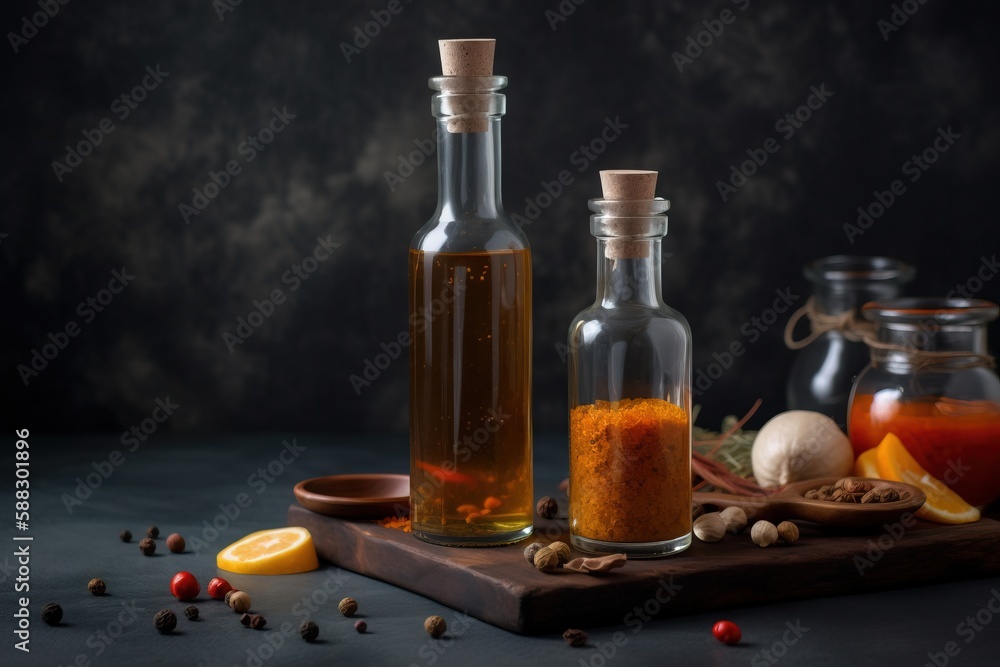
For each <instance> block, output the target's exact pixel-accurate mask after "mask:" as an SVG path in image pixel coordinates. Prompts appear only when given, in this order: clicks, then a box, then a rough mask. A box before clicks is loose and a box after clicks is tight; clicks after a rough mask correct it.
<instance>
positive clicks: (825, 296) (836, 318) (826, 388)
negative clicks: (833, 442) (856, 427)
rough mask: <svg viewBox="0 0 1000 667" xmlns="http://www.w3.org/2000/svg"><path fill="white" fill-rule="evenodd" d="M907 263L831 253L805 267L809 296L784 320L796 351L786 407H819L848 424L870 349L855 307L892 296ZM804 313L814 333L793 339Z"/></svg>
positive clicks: (906, 276)
mask: <svg viewBox="0 0 1000 667" xmlns="http://www.w3.org/2000/svg"><path fill="white" fill-rule="evenodd" d="M915 273H916V271H915V270H914V269H913V267H912V266H910V265H909V264H905V263H903V262H901V261H899V260H896V259H892V258H890V257H856V256H850V255H834V256H832V257H823V258H821V259H817V260H815V261H813V262H810V263H809V264H806V265H805V267H804V268H803V274H804V275H805V277H806V278H807V279H808V280H809V282H811V283H812V284H813V296H812V298H811V299H810V300H809V303H807V304H806V307H805V308H803V309H801V310H800V311H799V312H798V313H796V314H795V315H794V316H792V318H790V319H789V320H788V327H787V328H786V331H785V341H786V343H787V344H788V347H790V348H791V349H794V350H799V352H798V354H796V357H795V361H794V363H793V364H792V370H791V373H790V374H789V377H788V386H787V403H788V409H789V410H812V411H814V412H821V413H823V414H825V415H827V416H828V417H830V418H831V419H833V421H835V422H837V424H838V425H839V426H840V427H841V428H842V429H846V427H847V403H848V399H849V398H850V395H851V387H852V386H853V384H854V378H855V377H856V376H857V374H858V373H859V372H860V371H861V369H862V368H864V367H865V364H867V363H868V348H867V346H866V345H865V344H864V341H863V340H862V335H861V331H864V332H865V333H867V331H868V329H870V326H871V325H870V324H869V323H868V322H864V321H863V320H860V321H861V322H863V324H862V326H860V327H859V326H857V324H858V323H859V318H860V316H859V315H858V311H859V309H860V308H861V306H862V304H864V303H867V302H868V301H874V300H877V299H878V300H880V299H891V298H894V297H896V296H898V295H899V292H900V290H901V289H902V286H903V285H904V284H905V283H907V282H909V281H910V280H912V279H913V277H914V275H915ZM802 315H810V319H811V320H813V321H812V322H811V325H812V332H811V333H810V335H809V336H807V337H806V338H804V339H802V340H799V341H796V340H793V338H792V333H793V332H792V330H793V329H794V328H795V324H796V323H797V322H798V320H799V319H800V318H801V317H802Z"/></svg>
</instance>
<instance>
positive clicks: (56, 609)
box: [42, 602, 63, 625]
mask: <svg viewBox="0 0 1000 667" xmlns="http://www.w3.org/2000/svg"><path fill="white" fill-rule="evenodd" d="M62 617H63V610H62V607H60V606H59V605H57V604H56V603H55V602H50V603H49V604H47V605H45V606H44V607H42V622H44V623H45V624H46V625H59V622H60V621H62Z"/></svg>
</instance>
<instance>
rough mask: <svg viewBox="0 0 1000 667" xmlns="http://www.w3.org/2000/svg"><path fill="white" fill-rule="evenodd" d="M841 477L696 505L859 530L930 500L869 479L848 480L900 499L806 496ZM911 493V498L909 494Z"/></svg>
mask: <svg viewBox="0 0 1000 667" xmlns="http://www.w3.org/2000/svg"><path fill="white" fill-rule="evenodd" d="M839 479H841V478H840V477H821V478H818V479H807V480H804V481H802V482H795V483H793V484H789V485H787V486H786V487H785V488H784V489H783V490H781V491H780V492H779V493H776V494H774V495H773V496H737V495H733V494H729V493H702V492H698V491H696V492H695V493H694V502H696V503H701V504H703V505H715V506H716V507H718V508H720V509H722V508H725V507H742V508H743V509H744V510H745V511H746V513H747V517H748V518H749V519H751V521H752V520H754V519H777V520H780V521H783V520H785V519H805V520H807V521H815V522H816V523H820V524H824V525H827V526H841V527H851V528H853V527H859V526H877V525H880V524H883V523H891V522H893V521H898V520H899V518H900V517H901V516H902V515H903V514H904V513H907V512H909V513H910V514H912V513H914V512H916V511H917V510H918V509H920V507H921V506H922V505H923V504H924V501H925V500H927V496H925V495H924V492H923V491H921V490H920V489H918V488H917V487H915V486H911V485H909V484H903V483H902V482H888V481H885V480H881V479H870V478H867V477H847V478H845V479H850V480H858V481H862V482H868V483H869V484H871V486H872V488H874V489H880V490H882V489H896V490H897V491H899V495H900V496H901V497H900V499H899V500H897V501H895V502H891V503H864V504H862V503H845V502H837V501H833V500H814V499H811V498H806V497H804V495H803V494H805V492H806V491H809V490H810V489H818V488H819V487H821V486H825V485H827V484H831V485H832V484H834V483H836V482H837V480H839ZM907 494H909V495H907Z"/></svg>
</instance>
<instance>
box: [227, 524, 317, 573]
mask: <svg viewBox="0 0 1000 667" xmlns="http://www.w3.org/2000/svg"><path fill="white" fill-rule="evenodd" d="M215 564H216V565H218V566H219V568H220V569H223V570H226V571H227V572H238V573H240V574H295V573H297V572H308V571H310V570H315V569H316V568H318V567H319V559H318V558H316V547H315V546H313V539H312V535H310V534H309V531H308V530H306V529H305V528H298V527H290V528H275V529H273V530H260V531H257V532H256V533H250V534H249V535H247V536H246V537H244V538H243V539H242V540H239V541H237V542H233V543H232V544H230V545H229V546H228V547H226V548H225V549H223V550H222V551H220V552H219V555H218V556H216V557H215Z"/></svg>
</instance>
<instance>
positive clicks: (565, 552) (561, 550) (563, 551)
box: [549, 540, 572, 565]
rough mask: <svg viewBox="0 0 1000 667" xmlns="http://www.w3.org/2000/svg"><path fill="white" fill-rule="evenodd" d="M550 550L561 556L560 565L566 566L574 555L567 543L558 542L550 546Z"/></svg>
mask: <svg viewBox="0 0 1000 667" xmlns="http://www.w3.org/2000/svg"><path fill="white" fill-rule="evenodd" d="M549 549H552V550H553V551H555V552H556V555H557V556H559V564H560V565H565V564H566V563H568V562H569V557H570V556H571V555H572V552H571V551H570V549H569V545H568V544H566V543H565V542H559V541H558V540H557V541H555V542H553V543H552V544H550V545H549Z"/></svg>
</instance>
